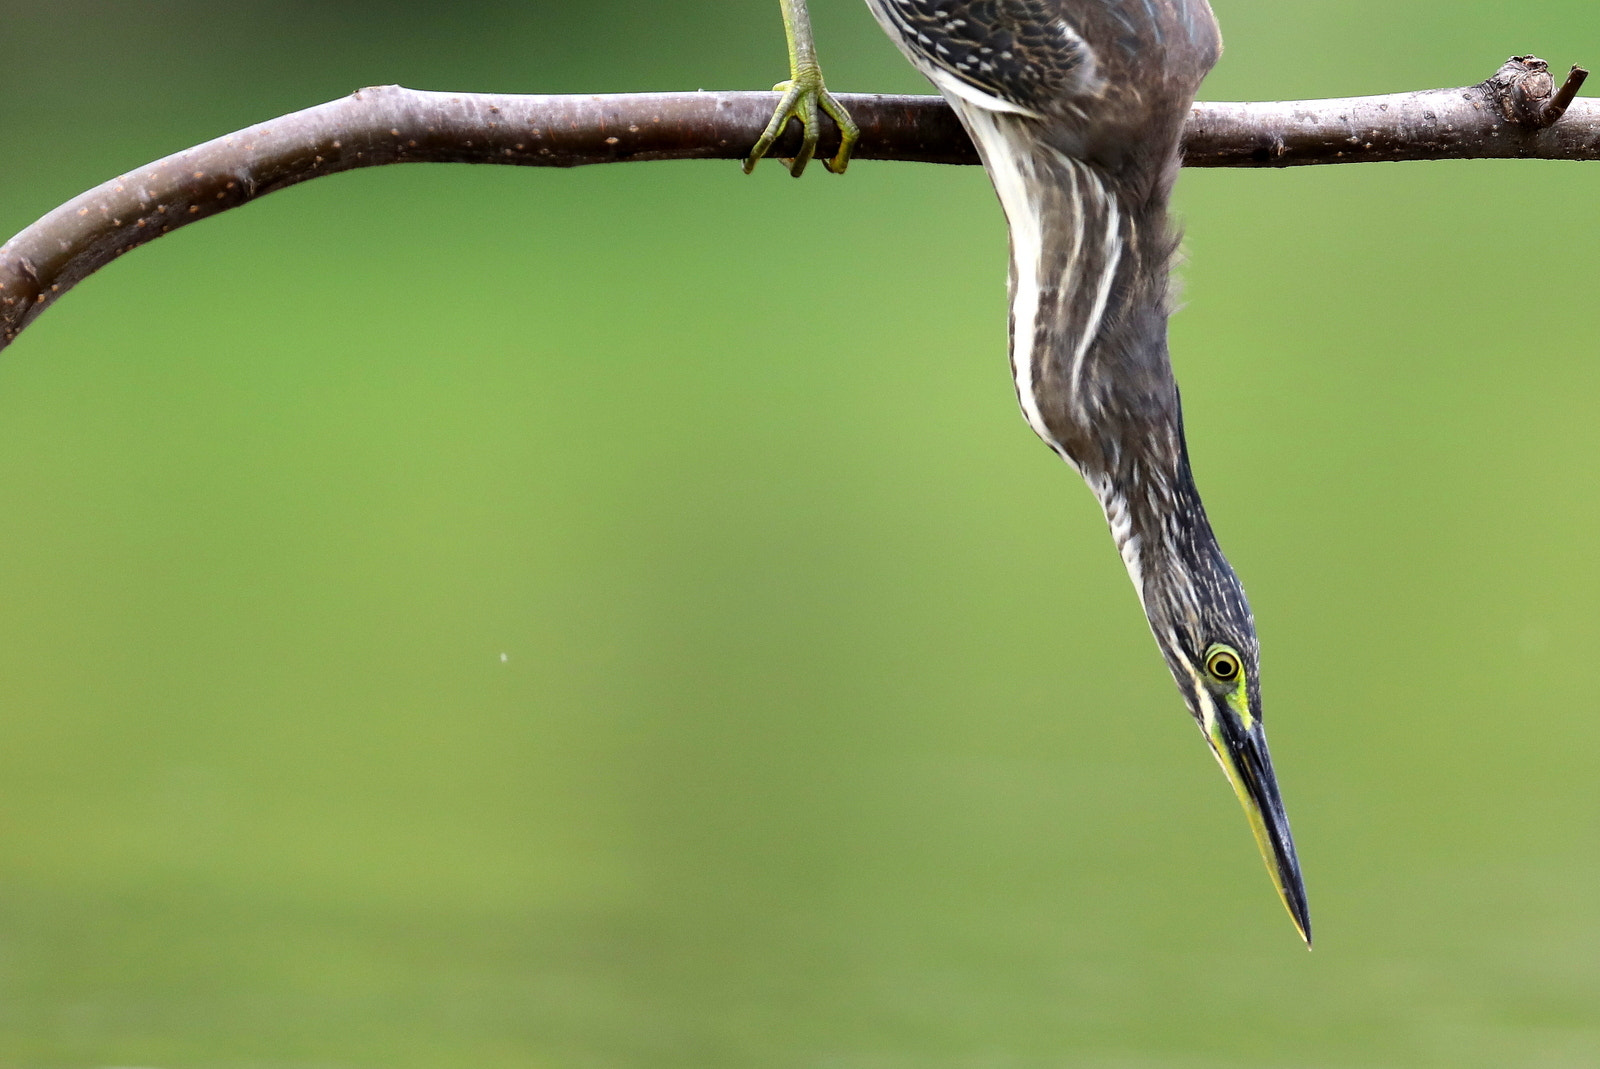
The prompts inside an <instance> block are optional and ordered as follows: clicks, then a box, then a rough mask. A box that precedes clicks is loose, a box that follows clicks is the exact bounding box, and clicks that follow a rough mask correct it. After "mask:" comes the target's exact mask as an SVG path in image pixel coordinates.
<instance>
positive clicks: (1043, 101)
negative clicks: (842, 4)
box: [868, 0, 1099, 116]
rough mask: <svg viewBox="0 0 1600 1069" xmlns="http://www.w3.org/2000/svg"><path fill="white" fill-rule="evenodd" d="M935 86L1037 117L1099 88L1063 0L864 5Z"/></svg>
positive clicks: (887, 0)
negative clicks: (1064, 9)
mask: <svg viewBox="0 0 1600 1069" xmlns="http://www.w3.org/2000/svg"><path fill="white" fill-rule="evenodd" d="M868 3H869V4H870V5H871V6H872V8H873V11H874V13H875V14H877V16H878V19H879V21H881V22H882V23H883V24H884V25H885V27H886V28H888V29H889V30H890V31H891V33H890V36H891V37H893V38H894V39H895V40H896V41H897V42H898V43H899V44H900V47H901V48H902V49H903V50H904V51H905V53H906V54H907V55H908V56H909V57H910V58H911V61H912V62H913V63H915V64H916V65H917V66H918V67H919V68H920V69H921V70H922V72H923V73H924V74H925V75H927V76H928V77H929V78H930V79H932V80H933V82H934V83H935V84H936V85H938V86H939V88H941V89H944V90H947V91H949V92H950V93H953V94H955V95H956V96H958V97H961V98H963V99H965V100H966V101H968V102H969V103H972V104H976V105H977V106H979V107H982V108H986V109H987V110H990V111H1009V112H1016V113H1019V114H1023V115H1032V116H1040V115H1043V114H1045V113H1047V112H1049V111H1051V110H1053V109H1054V108H1055V107H1059V106H1060V104H1061V103H1062V102H1063V101H1065V100H1068V99H1070V98H1071V97H1074V96H1078V95H1081V94H1083V93H1086V92H1093V91H1095V90H1096V89H1097V88H1098V84H1099V77H1098V75H1097V74H1096V61H1095V53H1094V50H1093V49H1092V48H1090V47H1089V45H1088V44H1087V43H1086V42H1085V41H1084V39H1083V36H1082V35H1081V34H1080V33H1079V27H1077V26H1076V25H1074V21H1073V20H1072V19H1070V18H1068V17H1067V15H1066V14H1065V13H1064V12H1063V10H1062V9H1063V8H1064V7H1065V6H1067V5H1064V4H1062V3H1061V0H868Z"/></svg>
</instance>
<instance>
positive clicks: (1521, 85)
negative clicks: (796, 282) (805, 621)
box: [0, 56, 1600, 348]
mask: <svg viewBox="0 0 1600 1069" xmlns="http://www.w3.org/2000/svg"><path fill="white" fill-rule="evenodd" d="M1581 82H1582V77H1581V75H1580V74H1579V73H1578V72H1577V68H1574V75H1573V77H1571V78H1569V79H1568V81H1567V83H1566V84H1565V85H1564V86H1563V87H1562V88H1561V89H1560V90H1557V89H1556V88H1555V86H1554V83H1553V79H1551V77H1550V75H1549V72H1548V69H1547V67H1546V65H1545V64H1544V63H1543V61H1541V60H1537V59H1534V58H1533V57H1531V56H1528V57H1516V58H1514V59H1512V60H1511V61H1509V62H1508V63H1507V64H1506V65H1505V66H1504V67H1502V68H1501V69H1500V71H1499V72H1498V73H1497V74H1496V75H1495V76H1494V77H1493V78H1490V79H1489V80H1488V81H1486V82H1483V83H1481V84H1479V85H1476V86H1471V87H1468V88H1464V89H1434V90H1427V91H1423V92H1416V93H1400V94H1395V95H1392V96H1376V97H1355V98H1349V99H1342V100H1310V101H1293V102H1286V103H1251V104H1204V103H1197V104H1195V106H1194V112H1193V115H1192V116H1191V118H1190V122H1189V127H1188V129H1187V131H1186V133H1185V138H1184V162H1185V164H1186V165H1188V166H1191V167H1289V166H1300V165H1305V164H1318V163H1358V162H1370V161H1378V160H1431V159H1489V158H1521V159H1527V158H1539V159H1562V160H1594V159H1600V100H1595V99H1592V98H1589V99H1580V100H1574V99H1572V96H1573V94H1574V93H1576V91H1577V86H1578V85H1579V84H1581ZM839 99H840V100H841V102H842V103H843V104H844V105H845V106H846V107H847V108H848V109H849V110H850V112H851V114H852V115H853V116H854V117H855V119H856V121H857V122H858V123H859V124H860V126H861V142H860V144H859V145H858V147H857V149H856V153H855V158H856V159H859V160H902V161H913V162H920V163H952V164H971V163H977V162H978V159H977V153H976V152H975V151H974V149H973V147H972V143H971V142H970V141H969V140H968V139H967V136H966V134H965V133H964V132H963V130H962V129H961V126H960V124H959V123H958V122H957V121H956V118H955V116H954V114H953V113H952V112H951V111H950V109H949V108H948V107H947V106H946V105H945V103H944V101H943V100H941V99H940V98H938V97H914V96H867V95H850V94H845V95H841V96H840V97H839ZM775 103H776V95H775V94H772V93H705V92H701V93H638V94H617V95H607V96H493V95H487V94H477V93H429V92H421V91H417V90H412V89H403V88H401V87H400V86H380V87H375V88H370V89H362V90H360V91H358V92H356V93H353V94H352V95H350V96H348V97H345V98H343V99H341V100H335V101H331V102H329V103H327V104H320V105H318V106H316V107H313V108H307V109H306V110H304V111H298V112H294V113H292V114H289V115H285V116H282V117H281V118H277V119H273V120H271V121H269V122H264V123H261V124H259V125H256V126H252V127H249V128H248V129H245V130H241V131H239V132H238V133H233V134H228V135H227V136H225V137H220V138H217V139H216V140H214V141H208V142H206V143H205V144H203V145H197V146H196V147H194V148H191V149H187V150H185V151H183V152H179V153H177V154H175V155H172V156H168V157H166V158H165V159H162V160H157V161H156V162H155V163H151V164H148V165H146V166H144V167H140V168H138V169H136V170H133V171H129V172H128V173H126V174H124V175H122V176H121V177H119V178H114V179H112V180H111V181H109V182H106V183H104V184H102V185H100V186H97V187H95V188H94V189H91V190H89V191H88V192H87V193H84V194H83V195H81V196H79V197H76V198H74V199H73V200H70V201H68V202H67V203H66V204H63V205H62V206H61V207H59V208H57V209H56V210H55V211H53V212H51V213H50V214H48V215H46V216H44V217H43V218H42V219H40V220H39V221H38V222H36V223H34V224H33V225H31V226H29V227H28V228H27V229H25V230H23V231H22V232H21V233H19V234H17V235H16V236H15V237H13V238H12V239H11V240H10V241H8V242H7V243H6V244H5V245H4V246H0V348H4V347H5V346H6V345H8V344H10V342H11V341H12V340H13V339H14V338H16V336H17V335H18V334H19V333H20V332H21V331H22V330H23V328H24V327H26V326H27V325H28V324H29V323H31V322H32V321H33V320H34V319H35V318H37V317H38V316H39V314H40V313H41V312H43V311H44V309H46V308H48V307H49V306H50V305H51V304H52V303H53V302H54V301H55V300H56V298H58V297H60V296H61V295H62V294H63V293H65V292H66V291H67V290H69V289H71V288H72V287H73V286H74V285H75V284H77V283H78V282H79V281H81V280H82V279H84V278H86V277H88V275H89V274H91V273H92V272H94V271H96V270H98V269H99V268H101V267H103V266H105V265H106V264H107V263H110V262H111V261H112V260H114V259H116V258H117V257H118V256H120V255H122V254H123V253H125V252H130V251H132V250H133V249H135V248H137V247H138V246H140V245H142V244H144V243H145V242H147V241H151V240H153V239H154V238H157V237H159V236H161V235H162V234H165V233H168V232H169V231H172V230H175V229H177V228H178V227H180V226H185V225H187V224H189V223H192V222H195V221H197V220H200V219H205V218H207V217H209V216H212V215H215V214H217V213H218V212H222V211H226V210H228V209H229V208H236V207H238V206H239V205H241V204H244V203H246V202H248V201H251V200H254V199H255V198H257V197H260V196H264V195H265V194H267V193H271V192H273V191H274V190H278V189H283V188H284V187H286V186H291V185H294V184H296V183H298V182H304V181H306V180H308V179H312V178H317V177H320V176H321V175H325V174H335V173H337V172H339V171H348V170H351V169H354V168H357V167H375V166H379V165H382V164H388V163H502V164H517V165H523V166H535V167H539V166H543V167H576V166H580V165H583V164H591V163H617V162H622V161H628V160H689V159H725V160H736V159H742V158H743V157H744V155H745V154H746V153H747V152H748V151H749V148H750V145H751V144H753V143H754V141H755V139H756V137H757V136H758V135H759V134H760V132H761V130H762V128H763V127H764V126H765V125H766V122H767V119H768V118H769V117H770V116H771V114H772V109H773V106H774V104H775ZM1563 112H1564V117H1563ZM1557 119H1559V120H1560V121H1559V122H1556V120H1557ZM1552 124H1553V125H1552ZM799 141H800V138H799V133H798V124H796V123H791V124H790V129H789V130H788V131H786V132H785V134H784V136H783V137H782V138H780V139H779V141H778V142H777V143H776V144H775V145H774V147H773V150H772V152H771V155H774V156H784V155H792V154H793V153H794V152H795V151H797V150H798V148H799ZM830 141H831V142H832V145H831V146H830ZM837 143H838V132H837V130H835V129H833V128H832V127H831V124H830V126H829V129H828V131H827V132H826V133H825V134H824V136H823V140H822V144H821V146H820V147H819V149H818V152H819V153H821V154H829V153H831V152H833V151H834V148H835V147H836V146H837Z"/></svg>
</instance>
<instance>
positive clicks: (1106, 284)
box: [1072, 161, 1123, 423]
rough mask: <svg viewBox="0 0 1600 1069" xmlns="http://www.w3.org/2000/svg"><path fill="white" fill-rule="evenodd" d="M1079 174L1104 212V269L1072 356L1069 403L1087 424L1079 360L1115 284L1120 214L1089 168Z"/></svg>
mask: <svg viewBox="0 0 1600 1069" xmlns="http://www.w3.org/2000/svg"><path fill="white" fill-rule="evenodd" d="M1074 162H1076V161H1074ZM1081 169H1082V171H1083V174H1084V176H1085V177H1086V178H1088V180H1089V183H1090V186H1091V188H1092V189H1093V190H1094V194H1095V200H1097V201H1098V202H1099V204H1100V207H1101V208H1102V209H1104V211H1105V213H1106V218H1105V237H1104V241H1105V256H1104V257H1103V259H1102V262H1103V263H1104V264H1105V267H1104V268H1103V269H1102V270H1103V272H1104V273H1103V274H1102V275H1101V276H1100V280H1099V285H1098V286H1097V287H1096V288H1095V295H1094V306H1093V307H1092V308H1091V309H1090V310H1089V318H1088V319H1086V320H1084V323H1083V333H1082V334H1081V335H1079V337H1078V347H1077V349H1076V350H1074V351H1073V354H1072V403H1073V404H1074V405H1076V406H1077V408H1078V416H1079V418H1081V419H1082V420H1083V421H1084V422H1085V423H1087V422H1089V420H1090V414H1089V411H1088V408H1087V407H1086V406H1085V404H1084V401H1085V398H1084V395H1083V361H1084V358H1085V357H1086V356H1087V355H1088V353H1089V346H1091V345H1093V344H1094V340H1095V336H1096V335H1098V334H1099V333H1100V321H1101V320H1102V319H1104V318H1105V314H1106V302H1107V301H1108V300H1109V299H1110V298H1111V284H1112V283H1113V282H1114V281H1116V277H1117V265H1118V264H1120V263H1121V262H1122V244H1123V243H1122V212H1121V210H1120V209H1119V208H1118V207H1117V198H1116V197H1114V196H1112V195H1111V194H1110V193H1109V192H1108V191H1107V190H1106V187H1105V184H1104V183H1102V182H1101V181H1100V178H1099V177H1098V176H1097V175H1096V174H1095V173H1094V170H1093V169H1092V168H1089V167H1082V168H1081Z"/></svg>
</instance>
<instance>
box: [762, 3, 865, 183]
mask: <svg viewBox="0 0 1600 1069" xmlns="http://www.w3.org/2000/svg"><path fill="white" fill-rule="evenodd" d="M778 2H779V4H780V5H781V6H782V7H783V29H784V34H785V35H786V36H787V37H788V38H789V80H788V81H786V82H779V83H778V84H777V85H775V86H773V87H772V88H773V90H774V91H776V92H780V93H782V94H783V99H782V100H780V101H778V108H777V110H776V111H774V112H773V113H772V121H771V122H769V123H767V128H766V129H765V130H764V131H762V133H761V139H760V140H759V141H757V142H756V145H755V148H753V149H751V150H750V155H749V157H747V158H746V159H745V161H744V173H745V174H749V173H750V172H751V171H753V170H755V166H756V162H757V161H759V160H760V159H761V157H763V156H765V155H766V154H767V149H769V148H771V147H772V143H773V142H774V141H775V140H777V138H778V135H779V134H781V133H783V128H784V127H785V126H786V125H788V122H789V120H790V119H791V118H795V119H799V120H800V125H801V126H802V127H803V128H804V130H805V137H804V140H803V141H802V142H801V143H800V153H799V155H797V156H795V157H794V159H792V160H785V161H784V162H785V163H787V164H788V165H789V173H790V174H792V175H794V176H795V177H796V178H799V177H800V174H801V172H803V171H804V170H805V169H806V164H808V163H810V162H811V157H812V156H814V155H815V154H816V151H817V138H818V136H819V135H820V132H821V131H820V129H819V127H820V124H821V118H820V116H819V115H818V114H817V112H818V110H819V109H820V110H821V111H824V112H827V114H828V117H829V118H831V119H832V120H833V121H834V122H836V123H838V124H839V135H840V141H839V151H838V153H837V154H836V155H835V156H834V157H833V159H831V160H823V161H822V165H823V166H824V167H826V168H827V169H828V170H830V171H832V172H833V173H834V174H843V173H844V169H845V167H846V166H848V165H849V163H850V153H851V152H852V151H853V150H854V149H855V147H856V139H857V138H859V137H860V136H861V130H860V128H858V127H857V126H856V124H855V122H854V121H852V120H851V118H850V113H849V112H847V111H845V110H844V108H843V107H842V106H841V105H840V104H839V102H838V101H837V100H835V99H834V98H833V94H831V93H829V92H828V90H827V88H826V87H825V86H824V85H823V84H822V68H821V67H820V66H818V65H817V44H816V39H815V38H814V37H813V36H812V34H811V13H810V12H809V11H807V10H806V0H778Z"/></svg>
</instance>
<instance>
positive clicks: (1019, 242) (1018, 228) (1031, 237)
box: [951, 98, 1077, 468]
mask: <svg viewBox="0 0 1600 1069" xmlns="http://www.w3.org/2000/svg"><path fill="white" fill-rule="evenodd" d="M951 104H952V105H953V106H954V107H956V108H957V109H959V110H960V111H961V112H962V113H963V115H964V117H965V118H966V120H967V124H968V128H969V129H970V130H971V131H972V136H973V138H974V139H975V140H977V142H978V144H979V146H980V147H981V148H982V149H983V155H984V159H985V160H986V162H987V163H988V165H989V178H990V179H991V180H992V181H993V182H994V188H995V192H996V193H997V194H998V195H999V197H1000V207H1001V208H1003V209H1004V210H1005V213H1006V223H1007V225H1008V226H1009V227H1010V228H1011V272H1012V277H1013V289H1012V293H1011V373H1012V376H1013V377H1014V378H1015V380H1016V384H1017V401H1018V403H1019V404H1021V405H1022V414H1023V417H1024V418H1025V419H1027V421H1028V426H1030V427H1032V428H1033V433H1035V434H1037V435H1038V436H1039V437H1040V438H1041V439H1043V440H1044V442H1045V444H1047V445H1049V446H1050V448H1052V449H1054V450H1055V451H1056V452H1057V453H1059V454H1060V455H1061V457H1062V459H1064V460H1066V461H1067V463H1069V464H1072V458H1071V457H1068V456H1067V453H1066V450H1065V449H1063V448H1062V447H1061V443H1060V442H1057V441H1056V440H1055V438H1054V437H1053V436H1052V435H1051V434H1050V429H1049V428H1048V427H1046V426H1045V422H1044V414H1043V413H1042V412H1040V411H1039V399H1038V397H1036V396H1035V395H1034V391H1033V385H1034V375H1033V352H1034V343H1035V335H1036V334H1037V332H1038V322H1039V301H1040V291H1039V261H1040V258H1041V256H1042V254H1043V251H1044V235H1043V233H1041V231H1040V229H1039V212H1038V211H1037V210H1036V209H1035V206H1034V205H1033V204H1032V203H1031V201H1030V200H1029V198H1028V184H1029V183H1028V182H1027V181H1025V180H1024V174H1023V170H1024V168H1026V169H1027V171H1028V175H1027V176H1026V177H1027V178H1029V179H1031V178H1032V177H1033V174H1032V171H1033V164H1032V160H1033V156H1032V153H1031V152H1030V151H1029V148H1028V146H1027V145H1026V144H1022V143H1020V139H1019V140H1012V139H1010V138H1008V136H1007V131H1006V130H1005V128H1004V127H1003V125H1002V123H1003V121H1004V120H1002V119H1000V118H999V117H998V116H996V115H995V114H994V113H993V112H990V111H986V110H984V109H982V108H974V107H972V106H971V105H970V104H967V103H966V102H965V101H963V100H961V99H960V98H956V99H952V100H951ZM1074 191H1075V192H1076V185H1074ZM1073 467H1074V468H1076V467H1077V465H1075V464H1074V465H1073Z"/></svg>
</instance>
